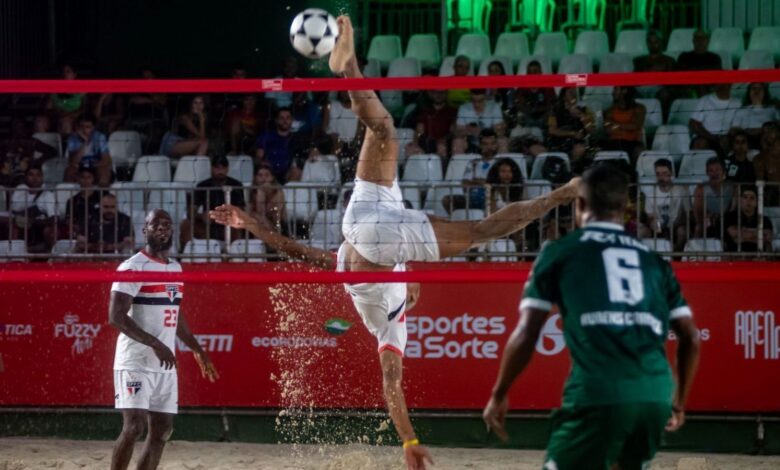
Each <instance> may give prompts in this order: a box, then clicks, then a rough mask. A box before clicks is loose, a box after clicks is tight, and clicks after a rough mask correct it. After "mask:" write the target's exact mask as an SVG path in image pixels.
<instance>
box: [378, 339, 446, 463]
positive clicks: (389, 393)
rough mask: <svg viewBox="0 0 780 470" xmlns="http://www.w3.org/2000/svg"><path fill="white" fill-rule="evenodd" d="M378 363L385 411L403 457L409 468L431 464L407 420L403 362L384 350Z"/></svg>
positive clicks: (426, 451)
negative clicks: (401, 446)
mask: <svg viewBox="0 0 780 470" xmlns="http://www.w3.org/2000/svg"><path fill="white" fill-rule="evenodd" d="M379 364H380V365H381V366H382V385H383V391H384V395H385V401H386V402H387V411H388V412H389V413H390V419H392V420H393V425H394V426H395V430H396V432H398V436H399V437H400V438H401V441H402V442H403V448H404V458H405V459H406V465H407V467H408V468H410V469H424V468H425V461H426V460H427V461H429V462H430V463H431V464H433V460H432V459H431V456H430V454H429V453H428V450H427V449H426V448H425V447H423V446H421V445H420V442H419V441H418V440H417V436H416V435H415V433H414V428H413V427H412V422H411V421H410V420H409V410H408V409H407V407H406V398H405V397H404V390H403V386H402V383H401V382H402V375H403V364H402V359H401V356H399V355H398V354H396V353H394V352H392V351H389V350H385V351H382V352H381V353H379Z"/></svg>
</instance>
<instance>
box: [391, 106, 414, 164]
mask: <svg viewBox="0 0 780 470" xmlns="http://www.w3.org/2000/svg"><path fill="white" fill-rule="evenodd" d="M409 106H412V107H414V108H416V107H417V105H416V104H415V103H412V104H410V105H409ZM402 120H403V119H402ZM416 135H417V131H416V130H414V129H409V128H405V127H399V128H397V129H396V130H395V139H396V141H398V165H401V166H403V164H404V163H406V144H408V143H409V142H411V141H412V140H414V138H415V136H416Z"/></svg>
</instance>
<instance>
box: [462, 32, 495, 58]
mask: <svg viewBox="0 0 780 470" xmlns="http://www.w3.org/2000/svg"><path fill="white" fill-rule="evenodd" d="M455 55H456V56H459V55H465V56H466V57H468V58H469V59H471V62H472V64H473V65H475V66H478V65H479V64H480V63H481V62H482V61H483V60H484V59H485V57H488V56H489V55H490V37H488V35H487V34H484V33H466V34H464V35H463V36H461V37H460V39H459V40H458V47H457V48H456V51H455Z"/></svg>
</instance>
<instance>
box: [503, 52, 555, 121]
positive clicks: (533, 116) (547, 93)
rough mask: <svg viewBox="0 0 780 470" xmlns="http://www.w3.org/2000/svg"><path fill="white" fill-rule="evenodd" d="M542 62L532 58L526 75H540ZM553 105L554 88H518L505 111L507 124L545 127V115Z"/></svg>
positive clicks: (550, 110) (548, 113)
mask: <svg viewBox="0 0 780 470" xmlns="http://www.w3.org/2000/svg"><path fill="white" fill-rule="evenodd" d="M541 73H542V64H540V63H539V61H536V60H532V61H530V62H529V63H528V67H527V69H526V74H527V75H541ZM553 106H555V89H554V88H518V89H517V90H516V91H515V94H514V105H513V106H512V107H511V108H510V109H509V111H508V112H507V121H508V122H507V125H508V126H509V127H510V128H514V127H516V126H524V127H538V128H540V129H546V128H547V117H548V116H549V115H550V113H551V112H552V109H553Z"/></svg>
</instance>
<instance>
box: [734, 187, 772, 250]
mask: <svg viewBox="0 0 780 470" xmlns="http://www.w3.org/2000/svg"><path fill="white" fill-rule="evenodd" d="M757 208H758V191H757V190H756V187H755V186H753V185H744V186H742V188H741V190H740V198H739V208H738V209H737V210H733V211H731V212H729V213H728V214H726V219H725V222H724V224H723V225H724V226H725V227H726V234H725V235H726V236H725V237H724V238H725V240H724V241H725V242H726V243H725V247H724V248H725V250H726V251H741V252H745V253H755V252H757V251H758V237H759V232H758V211H757ZM773 229H774V227H773V226H772V220H771V219H770V218H769V217H767V216H764V220H763V231H762V233H763V237H764V247H763V248H764V251H771V250H772V231H773Z"/></svg>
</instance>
